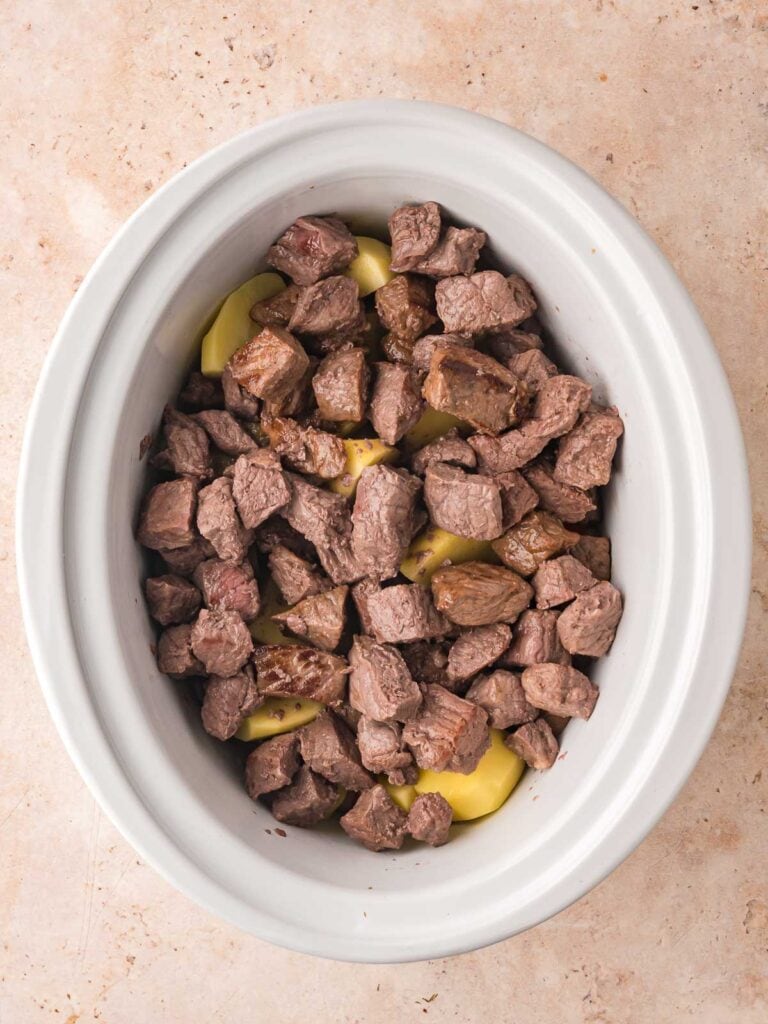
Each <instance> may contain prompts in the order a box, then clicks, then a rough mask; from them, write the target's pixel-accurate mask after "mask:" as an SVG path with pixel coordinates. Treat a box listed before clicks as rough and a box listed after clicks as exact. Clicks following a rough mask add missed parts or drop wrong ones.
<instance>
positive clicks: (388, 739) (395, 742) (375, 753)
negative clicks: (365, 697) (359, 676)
mask: <svg viewBox="0 0 768 1024" xmlns="http://www.w3.org/2000/svg"><path fill="white" fill-rule="evenodd" d="M419 699H421V694H419ZM357 745H358V748H359V750H360V757H361V759H362V762H363V765H364V766H365V767H366V768H367V769H368V771H370V772H373V773H374V774H376V775H379V774H381V773H382V772H386V773H387V775H388V777H389V781H390V782H391V783H392V784H393V785H395V786H402V785H403V782H404V780H405V778H406V777H407V776H408V775H409V774H410V771H409V770H410V769H411V768H412V766H413V756H412V755H411V753H410V751H408V750H406V749H405V747H404V745H403V733H402V729H401V727H400V726H399V725H397V724H396V723H394V722H376V721H374V720H373V719H372V718H367V717H366V716H365V715H363V716H362V718H361V719H360V722H359V724H358V726H357Z"/></svg>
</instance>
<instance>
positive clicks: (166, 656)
mask: <svg viewBox="0 0 768 1024" xmlns="http://www.w3.org/2000/svg"><path fill="white" fill-rule="evenodd" d="M157 667H158V668H159V669H160V671H161V672H164V673H165V674H166V675H167V676H171V678H172V679H187V678H188V677H189V676H204V675H205V666H204V665H203V664H202V662H200V661H198V659H197V658H196V657H195V655H194V652H193V651H192V625H191V623H188V622H186V623H184V625H182V626H169V627H168V629H165V630H163V632H162V633H161V634H160V638H159V640H158V641H157Z"/></svg>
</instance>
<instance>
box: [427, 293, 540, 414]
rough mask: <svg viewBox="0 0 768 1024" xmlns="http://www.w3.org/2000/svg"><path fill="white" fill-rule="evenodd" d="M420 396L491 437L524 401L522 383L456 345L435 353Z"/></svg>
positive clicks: (480, 355) (525, 394) (492, 361)
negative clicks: (422, 394) (422, 395)
mask: <svg viewBox="0 0 768 1024" xmlns="http://www.w3.org/2000/svg"><path fill="white" fill-rule="evenodd" d="M450 280H453V279H450ZM462 280H464V278H462ZM423 393H424V397H425V398H426V400H427V402H428V403H429V404H430V405H431V406H432V408H433V409H437V410H439V411H440V412H447V413H451V415H453V416H457V417H458V418H459V419H461V420H466V422H467V423H471V424H472V426H474V427H475V428H476V429H477V430H480V431H483V432H487V433H491V434H498V433H499V431H501V430H504V429H505V428H506V427H509V426H511V425H512V424H513V423H515V422H516V421H517V420H518V418H519V417H520V415H521V414H522V412H523V410H524V408H525V403H526V401H527V398H528V392H527V391H526V388H525V385H524V384H523V383H522V381H520V380H518V378H517V377H516V376H515V375H514V374H513V373H511V372H510V371H509V370H507V369H506V367H504V366H502V365H501V363H497V362H496V360H495V359H492V358H491V357H490V356H486V355H483V353H482V352H475V350H474V349H471V348H461V347H460V346H458V345H446V346H444V347H441V348H438V349H436V350H435V353H434V355H433V356H432V362H431V363H430V369H429V373H428V375H427V379H426V380H425V381H424V388H423Z"/></svg>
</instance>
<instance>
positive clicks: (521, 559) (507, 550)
mask: <svg viewBox="0 0 768 1024" xmlns="http://www.w3.org/2000/svg"><path fill="white" fill-rule="evenodd" d="M577 539H578V534H577V533H573V532H572V531H571V530H566V528H565V527H564V526H563V524H562V523H561V522H560V520H559V519H558V518H557V517H556V516H553V515H550V513H549V512H542V511H541V509H537V510H536V511H535V512H529V513H528V515H526V516H524V517H523V519H521V521H520V522H519V523H517V524H516V525H515V526H513V527H512V528H511V529H510V530H508V531H507V532H506V533H505V534H504V536H503V537H499V539H498V540H496V541H494V542H493V545H492V546H493V550H494V551H495V552H496V554H497V555H498V556H499V558H500V559H501V560H502V562H503V563H504V565H508V566H509V568H510V569H514V570H515V572H519V573H520V575H521V576H532V575H533V573H535V572H536V570H537V569H538V568H539V566H540V565H541V564H542V563H543V562H545V561H546V560H547V559H548V558H554V557H555V555H559V554H560V553H561V552H562V551H565V550H566V549H567V548H569V547H570V546H571V545H572V544H575V543H576V540H577Z"/></svg>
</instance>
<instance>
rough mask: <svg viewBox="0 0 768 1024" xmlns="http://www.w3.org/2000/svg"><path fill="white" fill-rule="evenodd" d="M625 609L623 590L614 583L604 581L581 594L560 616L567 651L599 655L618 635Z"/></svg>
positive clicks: (558, 628) (561, 636) (563, 642)
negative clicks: (617, 628)
mask: <svg viewBox="0 0 768 1024" xmlns="http://www.w3.org/2000/svg"><path fill="white" fill-rule="evenodd" d="M621 613H622V602H621V594H620V593H619V591H618V590H617V589H616V587H614V586H613V584H612V583H608V582H607V581H601V582H600V583H596V584H595V585H594V586H593V587H590V589H589V590H586V591H585V592H584V593H582V594H579V596H578V597H577V598H576V600H575V601H574V602H573V604H571V605H569V606H568V607H567V608H566V609H565V611H564V612H563V613H562V614H561V616H560V618H559V619H558V620H557V633H558V636H559V637H560V642H561V643H562V645H563V647H564V648H565V649H566V651H570V653H571V654H585V655H588V656H589V657H591V658H599V657H600V656H601V655H603V654H606V653H607V652H608V650H609V649H610V647H611V644H612V643H613V638H614V637H615V635H616V627H617V626H618V624H619V620H620V619H621Z"/></svg>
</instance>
